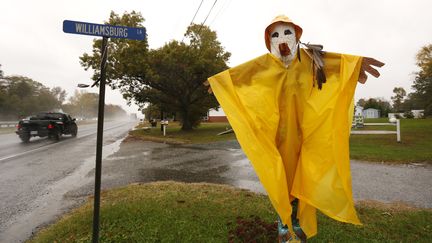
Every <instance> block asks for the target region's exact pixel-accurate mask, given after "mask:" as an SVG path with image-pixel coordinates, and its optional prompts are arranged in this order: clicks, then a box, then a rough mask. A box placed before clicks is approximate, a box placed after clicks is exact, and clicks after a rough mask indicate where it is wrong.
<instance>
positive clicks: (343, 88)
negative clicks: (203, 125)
mask: <svg viewBox="0 0 432 243" xmlns="http://www.w3.org/2000/svg"><path fill="white" fill-rule="evenodd" d="M299 50H301V53H300V54H301V61H299V60H297V59H295V60H294V61H293V62H292V63H291V65H290V66H289V67H288V68H286V67H285V66H284V65H283V64H282V62H281V61H280V60H279V59H278V58H276V57H275V56H274V55H272V54H265V55H263V56H260V57H258V58H256V59H253V60H251V61H249V62H246V63H244V64H241V65H239V66H236V67H234V68H231V69H228V70H226V71H223V72H221V73H219V74H217V75H215V76H213V77H211V78H209V83H210V85H211V88H212V90H213V92H214V94H215V96H216V98H217V100H218V101H219V103H220V105H221V107H222V108H223V110H224V111H225V113H226V115H227V117H228V120H229V122H230V124H231V126H232V128H233V130H234V131H235V134H236V136H237V139H238V141H239V143H240V145H241V147H242V149H243V151H244V152H245V154H246V155H247V157H248V158H249V160H250V161H251V163H252V165H253V167H254V169H255V171H256V173H257V175H258V177H259V179H260V181H261V183H262V184H263V186H264V188H265V189H266V191H267V193H268V196H269V198H270V200H271V202H272V204H273V206H274V208H275V209H276V211H277V213H278V214H279V216H280V217H281V219H282V221H283V222H284V223H285V224H287V225H289V226H290V227H291V205H290V201H292V200H293V199H294V198H298V199H299V208H298V214H297V217H298V218H299V221H300V226H301V228H302V229H303V231H304V232H305V233H306V235H307V236H308V238H309V237H312V236H314V235H315V234H316V233H317V223H316V209H319V210H320V211H322V212H323V213H325V214H326V215H328V216H330V217H332V218H334V219H337V220H339V221H343V222H349V223H353V224H360V221H359V219H358V218H357V214H356V211H355V208H354V203H353V199H352V190H351V175H350V165H349V133H350V126H351V120H349V117H350V114H349V110H350V105H351V102H352V100H353V95H354V90H355V87H356V84H357V80H358V76H359V72H360V67H361V61H362V58H361V57H358V56H351V55H345V54H336V53H328V52H327V53H325V54H324V61H325V73H326V77H327V82H326V83H325V84H324V85H323V88H322V90H319V89H318V87H317V85H314V82H313V79H314V78H313V72H312V63H311V60H310V59H309V58H308V56H307V55H306V53H305V52H304V50H303V49H299Z"/></svg>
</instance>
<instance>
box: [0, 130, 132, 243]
mask: <svg viewBox="0 0 432 243" xmlns="http://www.w3.org/2000/svg"><path fill="white" fill-rule="evenodd" d="M135 124H136V122H131V121H115V122H114V121H111V122H106V123H105V124H104V130H105V131H104V154H105V156H106V155H109V154H110V153H113V152H114V151H116V150H117V149H118V145H119V143H120V141H121V140H122V139H123V138H124V137H125V136H126V135H127V132H128V131H129V130H130V129H131V128H132V127H133V126H134V125H135ZM96 130H97V129H96V123H94V124H87V125H79V131H78V136H77V137H76V138H72V137H70V136H67V135H65V136H63V137H62V138H61V140H60V141H59V142H55V141H53V140H49V139H46V138H34V139H33V138H32V139H31V140H30V143H28V144H23V143H21V141H20V140H19V138H18V136H17V135H16V134H13V133H12V134H2V135H0V242H2V243H3V242H8V243H9V242H22V241H23V240H25V239H27V238H28V237H30V236H31V233H32V232H33V231H34V230H36V228H37V227H39V226H41V225H43V224H46V223H48V222H50V221H52V220H53V219H54V218H55V216H57V215H59V214H61V213H62V212H64V211H66V210H68V208H69V207H71V206H74V205H76V204H77V203H79V202H80V201H79V200H81V199H75V198H72V199H65V198H64V197H63V195H64V194H65V193H66V192H68V191H69V190H73V189H75V188H77V187H79V186H80V185H83V184H85V183H87V182H89V181H90V180H92V177H86V176H85V175H87V173H88V172H89V171H91V170H92V168H93V167H94V164H95V151H96V148H95V146H96ZM83 165H85V166H87V167H85V166H83ZM93 178H94V177H93ZM93 180H94V179H93ZM93 183H94V182H93Z"/></svg>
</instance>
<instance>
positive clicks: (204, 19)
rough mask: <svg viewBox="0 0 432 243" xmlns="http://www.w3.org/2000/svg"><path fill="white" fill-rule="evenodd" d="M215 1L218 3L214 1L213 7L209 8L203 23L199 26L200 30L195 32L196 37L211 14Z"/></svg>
mask: <svg viewBox="0 0 432 243" xmlns="http://www.w3.org/2000/svg"><path fill="white" fill-rule="evenodd" d="M217 1H218V0H215V1H214V3H213V6H212V7H211V8H210V10H209V12H208V14H207V16H206V17H205V19H204V21H203V22H202V23H201V26H200V28H199V29H198V31H197V35H199V34H200V33H201V29H202V28H203V26H204V24H205V22H206V21H207V18H208V16H209V15H210V13H211V12H212V10H213V8H214V6H215V5H216V3H217Z"/></svg>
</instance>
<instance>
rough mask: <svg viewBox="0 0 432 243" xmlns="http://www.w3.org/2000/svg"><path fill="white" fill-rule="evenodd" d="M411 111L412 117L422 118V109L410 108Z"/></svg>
mask: <svg viewBox="0 0 432 243" xmlns="http://www.w3.org/2000/svg"><path fill="white" fill-rule="evenodd" d="M411 112H412V113H413V115H414V118H423V117H424V110H411Z"/></svg>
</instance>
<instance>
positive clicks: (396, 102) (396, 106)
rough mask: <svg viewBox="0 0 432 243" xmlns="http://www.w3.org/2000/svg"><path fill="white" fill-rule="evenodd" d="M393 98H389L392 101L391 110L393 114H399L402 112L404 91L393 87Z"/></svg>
mask: <svg viewBox="0 0 432 243" xmlns="http://www.w3.org/2000/svg"><path fill="white" fill-rule="evenodd" d="M393 93H394V94H395V95H394V96H392V97H391V99H392V101H393V110H394V111H395V112H401V111H402V103H403V99H404V97H405V96H406V91H405V89H404V88H402V87H395V88H394V89H393Z"/></svg>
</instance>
